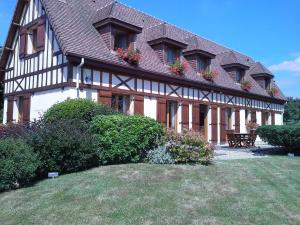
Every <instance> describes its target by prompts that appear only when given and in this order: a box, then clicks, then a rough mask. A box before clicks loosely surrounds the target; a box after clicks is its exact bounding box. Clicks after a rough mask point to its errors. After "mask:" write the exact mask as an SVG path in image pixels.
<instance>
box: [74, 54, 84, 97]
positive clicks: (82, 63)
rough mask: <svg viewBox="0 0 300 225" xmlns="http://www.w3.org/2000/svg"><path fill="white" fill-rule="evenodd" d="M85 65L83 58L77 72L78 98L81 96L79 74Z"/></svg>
mask: <svg viewBox="0 0 300 225" xmlns="http://www.w3.org/2000/svg"><path fill="white" fill-rule="evenodd" d="M83 65H84V58H81V63H80V64H79V65H78V66H77V73H76V90H77V98H79V91H80V89H79V74H80V70H81V68H82V67H83Z"/></svg>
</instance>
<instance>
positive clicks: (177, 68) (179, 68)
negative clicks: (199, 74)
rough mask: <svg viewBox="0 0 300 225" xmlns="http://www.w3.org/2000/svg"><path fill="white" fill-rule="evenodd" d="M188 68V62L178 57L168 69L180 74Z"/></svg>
mask: <svg viewBox="0 0 300 225" xmlns="http://www.w3.org/2000/svg"><path fill="white" fill-rule="evenodd" d="M187 68H188V64H187V63H186V62H184V63H182V62H181V61H180V59H176V61H175V62H174V63H173V64H171V65H170V67H169V69H170V71H171V72H172V73H173V74H176V75H180V74H183V72H184V71H186V70H187Z"/></svg>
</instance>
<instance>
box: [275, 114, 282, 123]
mask: <svg viewBox="0 0 300 225" xmlns="http://www.w3.org/2000/svg"><path fill="white" fill-rule="evenodd" d="M275 125H283V116H282V113H275Z"/></svg>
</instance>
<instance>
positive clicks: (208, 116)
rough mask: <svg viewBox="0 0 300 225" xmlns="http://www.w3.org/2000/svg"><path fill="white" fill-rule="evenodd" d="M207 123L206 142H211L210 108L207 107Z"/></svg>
mask: <svg viewBox="0 0 300 225" xmlns="http://www.w3.org/2000/svg"><path fill="white" fill-rule="evenodd" d="M207 123H208V127H207V141H209V142H211V137H212V135H211V132H212V130H211V107H210V106H209V107H208V112H207Z"/></svg>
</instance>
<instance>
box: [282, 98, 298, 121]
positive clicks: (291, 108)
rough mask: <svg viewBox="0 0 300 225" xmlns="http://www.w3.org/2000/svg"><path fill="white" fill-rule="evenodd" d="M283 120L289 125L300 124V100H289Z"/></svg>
mask: <svg viewBox="0 0 300 225" xmlns="http://www.w3.org/2000/svg"><path fill="white" fill-rule="evenodd" d="M283 119H284V122H285V123H287V124H294V123H300V99H298V98H288V102H287V104H286V106H285V113H284V117H283Z"/></svg>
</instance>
